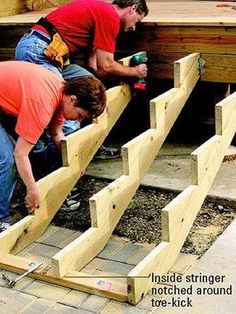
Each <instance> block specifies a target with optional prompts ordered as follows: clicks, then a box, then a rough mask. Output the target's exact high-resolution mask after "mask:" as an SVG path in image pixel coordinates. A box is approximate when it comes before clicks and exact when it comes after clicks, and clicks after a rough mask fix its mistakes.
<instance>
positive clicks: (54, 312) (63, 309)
mask: <svg viewBox="0 0 236 314" xmlns="http://www.w3.org/2000/svg"><path fill="white" fill-rule="evenodd" d="M48 313H50V314H58V313H66V314H67V313H68V314H70V313H71V314H74V313H75V314H91V313H92V312H89V311H86V310H83V309H77V308H74V307H70V306H67V305H63V304H56V305H55V306H54V307H53V308H52V309H50V310H49V311H47V314H48Z"/></svg>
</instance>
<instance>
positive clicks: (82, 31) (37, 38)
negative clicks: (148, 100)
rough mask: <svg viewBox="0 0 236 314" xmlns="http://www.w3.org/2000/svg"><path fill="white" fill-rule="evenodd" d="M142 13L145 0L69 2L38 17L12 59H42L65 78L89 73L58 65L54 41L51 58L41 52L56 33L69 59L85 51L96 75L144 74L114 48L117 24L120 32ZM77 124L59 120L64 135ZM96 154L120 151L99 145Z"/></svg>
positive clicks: (145, 11) (145, 9)
mask: <svg viewBox="0 0 236 314" xmlns="http://www.w3.org/2000/svg"><path fill="white" fill-rule="evenodd" d="M147 14H148V7H147V4H146V2H145V0H114V1H113V3H106V2H104V1H101V0H89V1H88V0H75V1H72V2H69V3H67V4H65V5H63V6H61V7H59V8H57V9H55V10H54V11H52V12H51V13H49V14H48V15H47V16H46V17H45V19H40V20H39V21H38V23H37V24H36V25H34V26H33V28H32V29H31V30H30V31H29V32H28V33H27V34H25V35H24V36H23V37H22V39H21V40H20V42H19V43H18V45H17V47H16V54H15V57H16V60H24V61H28V62H33V63H37V64H41V65H43V66H44V67H46V68H48V69H49V70H51V71H53V72H54V73H56V74H57V75H58V76H63V78H64V79H65V80H68V79H71V78H74V77H78V76H83V75H91V73H90V72H88V71H87V70H85V69H84V68H82V67H80V66H78V65H76V64H70V65H69V66H68V65H67V66H65V65H64V66H61V64H60V65H59V64H58V62H57V59H58V56H59V55H60V52H58V53H57V52H56V54H55V55H54V53H55V49H54V48H55V46H57V48H58V47H59V46H60V45H58V42H56V44H55V45H54V46H53V48H52V50H53V53H52V54H51V55H50V57H49V56H48V54H47V56H46V55H45V54H44V53H45V51H46V50H47V49H48V47H49V45H51V44H52V42H53V36H54V35H55V33H58V34H59V35H60V37H61V39H62V40H63V42H64V43H63V49H64V48H65V47H67V48H65V49H66V50H67V52H68V54H69V56H70V59H72V58H73V57H74V56H75V55H78V54H87V57H86V59H88V61H87V68H88V69H90V70H91V71H92V72H93V73H94V74H95V75H96V76H98V77H100V78H102V77H113V78H114V77H137V78H144V77H145V76H146V75H147V65H146V64H140V65H137V66H135V67H129V66H123V65H121V64H119V63H118V62H116V61H115V60H114V52H115V45H116V37H117V35H118V33H119V31H120V29H121V30H123V31H125V32H127V31H129V30H135V26H136V23H138V22H140V21H141V20H142V19H143V18H144V17H145V16H146V15H147ZM60 47H61V46H60ZM59 49H60V50H63V49H62V48H59ZM50 51H51V50H50ZM85 52H86V53H85ZM64 57H65V56H64ZM66 57H67V55H66ZM71 57H72V58H71ZM66 61H68V60H67V58H66ZM78 128H80V125H79V124H78V123H75V122H72V121H66V122H65V124H64V130H65V133H66V134H69V133H71V132H73V131H75V130H77V129H78ZM99 156H100V158H102V159H104V158H114V157H118V156H119V151H118V150H116V149H107V148H105V147H104V146H103V147H102V149H101V150H100V154H99ZM97 158H98V155H97Z"/></svg>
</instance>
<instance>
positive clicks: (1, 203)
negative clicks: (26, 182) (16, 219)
mask: <svg viewBox="0 0 236 314" xmlns="http://www.w3.org/2000/svg"><path fill="white" fill-rule="evenodd" d="M13 150H14V143H13V140H12V139H11V137H10V136H9V135H8V133H7V132H6V130H5V129H4V127H3V126H2V124H1V121H0V219H3V218H7V217H8V216H9V207H10V201H11V196H12V193H13V190H14V187H15V183H16V166H15V160H14V157H13Z"/></svg>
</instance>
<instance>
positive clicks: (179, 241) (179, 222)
mask: <svg viewBox="0 0 236 314" xmlns="http://www.w3.org/2000/svg"><path fill="white" fill-rule="evenodd" d="M235 121H236V93H234V94H232V95H230V96H228V97H227V98H225V99H224V100H222V101H221V102H220V103H218V104H217V106H216V135H215V136H213V137H212V138H210V139H209V140H208V141H207V142H205V143H204V144H203V145H201V146H200V147H199V148H198V149H196V150H195V151H194V152H193V153H192V159H191V174H192V176H191V185H190V186H188V187H187V188H186V189H185V190H184V191H183V192H182V193H181V194H179V195H178V196H177V197H176V198H175V199H174V200H173V201H171V202H170V203H169V204H168V205H167V206H166V207H165V208H164V209H163V210H162V242H161V243H160V244H159V245H158V246H157V247H156V248H155V249H154V250H153V251H152V252H151V253H150V254H149V255H148V256H146V258H145V259H144V260H142V261H141V263H139V264H138V265H137V266H136V267H135V268H134V269H133V270H132V271H131V272H130V273H129V274H128V276H129V279H128V300H129V302H130V303H133V304H136V303H137V302H138V301H139V300H140V299H141V298H142V297H143V296H144V295H145V294H146V293H147V292H148V291H149V290H150V288H151V287H152V286H154V284H155V282H152V280H151V277H150V274H151V273H154V274H155V275H161V274H165V273H166V272H168V270H169V269H170V268H171V266H172V265H173V264H174V262H175V260H176V258H177V255H178V254H179V252H180V249H181V247H182V245H183V243H184V241H185V239H186V237H187V235H188V233H189V230H190V228H191V226H192V224H193V222H194V219H195V217H196V215H197V213H198V211H199V209H200V208H201V205H202V203H203V201H204V199H205V197H206V195H207V193H208V191H209V189H210V187H211V184H212V182H213V180H214V178H215V176H216V174H217V172H218V169H219V167H220V165H221V163H222V160H223V158H224V153H225V150H226V149H227V148H228V147H229V145H230V142H231V140H232V138H233V136H234V134H235V131H236V126H235ZM137 276H146V277H147V278H146V279H140V278H137Z"/></svg>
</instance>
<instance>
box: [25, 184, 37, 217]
mask: <svg viewBox="0 0 236 314" xmlns="http://www.w3.org/2000/svg"><path fill="white" fill-rule="evenodd" d="M25 206H26V208H27V210H28V213H29V214H33V213H34V212H35V209H36V208H38V207H39V191H38V189H37V188H36V189H35V190H33V191H32V190H30V191H28V190H27V194H26V197H25Z"/></svg>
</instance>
